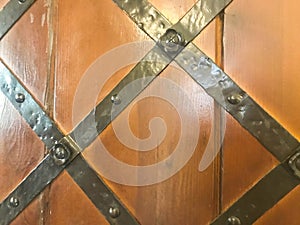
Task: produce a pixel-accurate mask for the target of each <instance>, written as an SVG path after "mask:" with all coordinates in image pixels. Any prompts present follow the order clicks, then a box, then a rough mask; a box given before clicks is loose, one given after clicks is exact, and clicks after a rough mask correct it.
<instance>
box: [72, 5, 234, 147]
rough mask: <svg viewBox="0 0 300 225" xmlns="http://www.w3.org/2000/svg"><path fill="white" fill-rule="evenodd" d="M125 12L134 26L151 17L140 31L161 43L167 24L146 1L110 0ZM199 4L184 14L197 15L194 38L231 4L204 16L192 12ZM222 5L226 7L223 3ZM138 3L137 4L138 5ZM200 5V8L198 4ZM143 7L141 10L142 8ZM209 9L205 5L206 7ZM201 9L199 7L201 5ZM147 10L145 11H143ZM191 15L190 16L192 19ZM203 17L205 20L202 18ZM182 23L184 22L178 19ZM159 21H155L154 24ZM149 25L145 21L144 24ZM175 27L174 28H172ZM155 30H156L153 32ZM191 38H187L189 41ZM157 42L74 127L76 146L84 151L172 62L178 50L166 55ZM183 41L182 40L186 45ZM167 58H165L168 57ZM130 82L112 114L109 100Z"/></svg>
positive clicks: (207, 12)
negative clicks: (152, 18) (144, 31)
mask: <svg viewBox="0 0 300 225" xmlns="http://www.w3.org/2000/svg"><path fill="white" fill-rule="evenodd" d="M114 2H116V3H117V4H118V5H119V6H120V7H122V9H123V10H125V11H126V13H127V14H128V15H129V16H130V17H131V19H133V21H134V22H135V23H137V24H138V25H139V24H140V23H144V22H145V18H144V16H146V17H148V16H149V15H153V14H155V15H156V16H155V17H154V20H153V21H152V22H151V24H152V25H151V26H150V25H149V26H143V29H144V30H147V32H148V33H149V35H150V34H151V35H152V34H153V35H154V39H157V38H160V40H163V38H164V35H166V34H167V32H166V33H165V34H164V35H162V34H158V33H157V31H166V28H167V27H169V25H170V24H171V23H170V22H169V21H168V20H167V19H166V18H165V17H164V16H162V15H161V14H160V13H159V12H158V10H157V9H155V8H154V7H153V6H152V5H150V3H148V2H147V1H136V0H128V1H123V0H120V1H119V0H114ZM201 2H202V1H199V2H198V3H197V4H196V5H195V6H194V7H193V8H192V9H191V11H190V12H189V13H188V14H187V15H186V16H188V17H189V18H191V17H194V19H196V20H197V18H198V16H201V18H202V19H201V21H202V22H201V23H200V24H199V25H197V28H198V31H197V32H196V31H195V30H194V26H192V28H193V30H192V31H191V32H190V33H192V34H193V35H195V36H196V35H197V34H198V33H199V32H200V31H201V30H202V29H203V28H204V27H205V26H206V25H207V24H208V23H209V22H210V21H211V20H212V19H213V18H214V17H215V16H216V15H217V14H218V13H219V12H220V11H222V10H223V8H224V7H225V6H226V5H227V4H228V3H229V2H231V1H224V2H223V1H221V2H223V3H222V4H218V5H214V9H213V10H211V11H209V10H208V9H207V8H206V9H207V10H206V11H205V12H204V13H196V11H195V10H194V8H196V9H198V8H199V7H200V5H203V4H204V5H207V4H206V3H203V2H202V3H201ZM225 2H226V4H225ZM140 3H141V5H140ZM199 4H200V5H199ZM143 6H144V8H143ZM207 6H209V4H208V5H207ZM201 7H202V8H203V6H201ZM147 10H148V11H147ZM154 12H155V13H154ZM192 15H193V16H192ZM204 18H205V19H204ZM182 20H183V21H185V20H184V19H182ZM158 21H159V22H158ZM161 22H163V23H164V24H165V27H164V28H160V24H161ZM148 23H149V22H148ZM175 26H176V25H175ZM156 29H157V30H156ZM191 39H192V38H189V40H191ZM160 40H159V41H158V43H157V44H156V46H155V47H154V48H153V49H152V50H151V51H150V52H149V53H148V54H147V55H146V56H145V57H144V58H143V59H142V60H141V61H140V62H139V63H138V64H137V65H136V66H135V67H134V68H133V69H132V70H131V71H130V72H129V74H127V76H126V77H125V78H123V80H122V81H120V83H119V84H118V85H117V86H116V87H115V88H114V89H113V90H112V91H111V92H110V93H109V94H108V96H107V97H106V98H104V100H102V101H101V102H100V103H99V104H98V105H97V106H96V108H95V109H94V110H92V111H91V112H90V113H89V115H88V116H87V117H86V118H85V119H83V120H82V121H81V122H80V123H79V124H78V125H77V126H76V128H75V129H74V130H73V131H72V132H71V137H72V138H73V139H74V140H75V141H76V142H77V143H78V145H79V146H80V147H81V148H82V149H84V148H86V147H87V146H88V145H90V144H91V143H92V142H93V141H94V140H95V138H96V137H97V136H98V135H99V134H100V133H101V132H102V131H103V130H104V128H105V127H107V126H108V125H109V124H110V122H111V121H112V120H113V119H114V118H115V117H116V116H118V115H119V114H120V113H121V112H122V111H123V110H124V109H125V108H126V106H127V105H128V104H129V103H130V102H131V101H132V100H133V99H134V98H135V97H136V96H138V94H139V93H140V92H141V91H142V90H144V89H145V88H146V87H147V86H148V85H149V84H150V83H151V81H153V80H154V79H155V77H156V76H158V75H159V74H160V73H161V72H162V71H163V70H164V69H165V68H166V67H167V66H168V65H169V64H170V63H171V61H172V59H173V58H174V57H175V56H176V55H177V54H178V53H179V52H180V51H181V50H182V49H183V47H181V49H180V51H176V54H172V53H170V52H166V51H165V50H164V48H162V46H161V41H160ZM186 44H187V42H186V41H185V44H184V45H186ZM168 56H169V57H168ZM133 81H134V83H135V85H134V86H133V87H132V88H131V90H132V91H131V92H130V93H126V95H124V96H118V97H119V99H120V101H121V105H120V106H118V110H119V111H118V112H112V111H111V110H112V105H113V102H112V101H111V98H112V96H116V95H118V93H119V92H120V90H122V89H123V88H124V87H125V86H126V85H128V84H130V83H132V82H133Z"/></svg>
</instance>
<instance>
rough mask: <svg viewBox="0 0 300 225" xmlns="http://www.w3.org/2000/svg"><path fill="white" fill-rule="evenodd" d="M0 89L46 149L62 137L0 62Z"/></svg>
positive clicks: (40, 108)
mask: <svg viewBox="0 0 300 225" xmlns="http://www.w3.org/2000/svg"><path fill="white" fill-rule="evenodd" d="M0 88H1V91H2V93H3V94H4V95H5V96H6V97H7V99H8V100H9V101H10V102H11V103H12V105H13V106H14V107H15V108H16V109H17V110H18V112H19V113H20V115H21V116H22V117H23V118H24V119H25V120H26V122H27V123H28V124H29V126H30V127H31V128H32V130H33V131H34V132H35V133H36V134H37V136H38V137H39V138H40V139H41V140H42V141H43V142H44V144H45V146H46V147H47V148H48V149H51V148H52V147H53V146H54V145H55V144H56V143H57V142H58V141H59V140H60V139H62V138H63V137H64V134H63V133H62V131H60V130H59V129H58V128H57V125H56V124H55V122H54V121H53V120H51V119H50V118H49V117H48V115H47V114H46V112H45V111H44V110H43V109H42V107H41V106H40V105H39V104H38V103H37V102H36V100H35V99H34V97H33V96H32V95H31V94H30V93H29V92H28V90H27V89H26V88H25V87H24V86H23V85H22V84H21V82H20V81H19V80H18V79H17V78H16V77H15V76H14V75H13V74H12V72H11V71H10V70H9V69H8V68H7V67H6V65H4V63H3V62H2V61H0Z"/></svg>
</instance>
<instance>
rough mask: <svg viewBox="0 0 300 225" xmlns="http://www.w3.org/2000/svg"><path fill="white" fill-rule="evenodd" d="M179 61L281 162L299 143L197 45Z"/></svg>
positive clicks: (188, 50) (187, 48)
mask: <svg viewBox="0 0 300 225" xmlns="http://www.w3.org/2000/svg"><path fill="white" fill-rule="evenodd" d="M175 61H176V62H177V63H178V64H179V65H180V66H181V67H182V68H183V69H184V70H185V71H186V72H187V73H188V74H189V75H190V76H191V77H192V78H193V79H194V80H195V81H196V82H197V83H198V84H199V85H200V86H201V87H202V88H203V89H204V90H205V91H206V92H207V93H208V94H209V95H210V96H211V97H213V98H214V99H215V100H216V101H217V102H218V103H219V104H220V105H221V106H222V107H223V108H224V109H225V110H226V111H227V112H229V113H230V114H231V115H232V116H233V117H234V118H235V119H236V120H237V121H238V122H239V123H240V124H241V125H242V126H243V127H244V128H245V129H246V130H248V131H249V133H250V134H252V135H253V136H254V137H255V138H256V139H257V140H258V141H259V142H260V143H261V144H262V145H263V146H264V147H266V149H267V150H268V151H269V152H271V153H272V154H273V155H274V156H275V157H276V158H277V159H278V160H279V161H280V162H283V161H284V160H286V159H287V158H288V157H289V156H291V155H292V154H293V153H294V152H295V149H296V148H297V147H298V146H299V142H298V140H297V139H296V138H294V137H293V136H292V135H291V134H290V133H289V132H288V131H287V130H285V129H284V128H283V127H282V126H281V125H280V124H279V123H278V122H277V121H276V120H275V119H274V118H272V117H271V116H270V115H269V114H268V113H267V112H266V111H264V109H262V108H261V107H260V106H259V105H258V104H257V103H256V102H255V101H254V100H253V99H252V98H251V97H249V96H248V95H247V93H246V92H245V91H243V90H242V89H241V88H240V87H239V86H238V85H237V84H236V83H235V82H233V80H232V79H231V78H230V77H229V76H228V75H227V74H226V73H224V72H223V71H222V70H221V69H220V68H219V67H218V66H217V65H216V64H215V63H214V62H213V61H212V60H211V59H209V58H208V57H207V56H206V55H205V54H204V53H203V52H201V51H200V50H199V49H198V48H197V47H196V46H195V45H193V44H190V45H188V46H187V47H186V48H185V49H184V50H183V51H182V52H181V54H180V55H178V56H177V58H176V59H175Z"/></svg>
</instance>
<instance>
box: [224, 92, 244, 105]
mask: <svg viewBox="0 0 300 225" xmlns="http://www.w3.org/2000/svg"><path fill="white" fill-rule="evenodd" d="M242 100H243V95H241V94H237V93H235V94H232V95H230V96H228V97H227V101H228V102H229V103H230V104H232V105H238V104H240V103H241V101H242Z"/></svg>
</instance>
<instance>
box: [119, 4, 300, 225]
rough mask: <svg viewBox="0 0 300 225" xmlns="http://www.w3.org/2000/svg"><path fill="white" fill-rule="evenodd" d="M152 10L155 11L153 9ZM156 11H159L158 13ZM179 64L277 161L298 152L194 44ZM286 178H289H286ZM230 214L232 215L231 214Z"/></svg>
mask: <svg viewBox="0 0 300 225" xmlns="http://www.w3.org/2000/svg"><path fill="white" fill-rule="evenodd" d="M115 2H117V3H118V5H119V6H120V7H121V8H122V9H123V10H125V11H126V10H127V9H126V8H125V7H122V4H120V2H122V1H116V0H115ZM215 2H217V1H215ZM148 4H149V3H148ZM148 7H150V8H151V6H148ZM156 12H158V11H157V10H156ZM144 13H145V12H144ZM127 14H128V15H129V16H130V15H131V14H130V13H129V12H128V11H127ZM137 18H138V17H131V19H132V20H133V21H134V22H135V23H137V24H140V23H141V21H139V20H137ZM160 18H163V17H160ZM191 18H192V17H191ZM182 21H185V20H184V19H182ZM163 23H164V24H169V22H168V21H167V22H165V21H164V22H163ZM189 24H193V23H191V22H190V23H188V22H186V25H189ZM173 28H174V27H173ZM142 29H143V30H145V28H144V27H142ZM177 29H178V28H177ZM191 30H193V29H191ZM178 31H179V29H178ZM176 32H177V31H176ZM179 32H181V34H183V38H184V39H185V38H186V37H185V36H187V37H188V36H189V34H188V31H184V27H183V29H182V30H180V31H179ZM146 33H147V34H148V35H149V36H150V37H151V38H152V39H154V40H156V36H152V35H150V34H151V32H150V31H146ZM175 61H176V62H177V63H178V64H179V65H180V66H181V67H182V68H183V69H184V70H185V71H186V72H187V73H188V74H190V75H191V77H192V78H193V79H194V80H195V81H196V82H197V83H198V84H199V85H201V86H202V87H203V88H204V89H205V90H206V92H207V93H208V94H209V95H210V96H212V97H213V98H214V99H215V100H216V101H217V102H218V103H219V104H220V105H221V106H222V107H223V108H224V109H226V110H227V111H228V112H229V113H230V114H231V115H232V116H233V117H234V118H235V119H236V120H237V121H238V122H239V123H240V124H241V125H242V126H243V127H244V128H246V129H247V130H248V131H249V132H250V133H251V134H252V135H253V136H254V137H255V138H256V139H258V140H259V141H260V142H261V144H262V145H264V146H265V147H266V148H267V149H268V150H269V151H270V152H271V153H272V154H273V155H274V156H275V157H276V158H277V159H279V160H280V161H281V162H283V161H284V160H286V159H287V158H288V157H289V156H290V155H292V154H293V153H294V152H296V150H295V149H296V147H297V146H299V142H298V141H297V140H296V139H295V138H294V137H293V136H292V135H291V134H289V133H288V132H287V131H286V130H285V129H284V128H283V127H282V126H281V125H280V124H279V123H278V122H277V121H276V120H274V119H273V118H272V117H271V116H270V115H269V114H268V113H266V112H265V111H264V110H263V109H262V108H261V107H260V106H259V105H258V104H257V103H255V102H254V101H253V99H252V98H250V97H249V96H248V95H247V94H246V93H245V92H244V91H243V90H242V89H241V88H239V87H238V85H237V84H236V83H234V82H233V81H232V80H231V79H230V78H229V76H228V75H226V74H225V73H224V72H223V71H222V70H221V69H220V68H219V67H218V66H217V65H216V64H215V63H213V61H212V60H211V59H209V58H208V57H207V56H206V55H205V54H204V53H203V52H201V51H200V50H199V49H198V47H197V46H195V45H194V44H192V43H190V44H189V45H188V46H187V47H186V48H185V49H183V50H182V52H181V53H180V54H179V55H178V56H177V57H176V58H175ZM286 174H287V173H286ZM299 174H300V172H299ZM269 176H272V174H270V175H267V177H266V180H267V181H268V180H269V179H268V177H269ZM288 177H290V176H288ZM283 179H288V178H287V177H284V178H283ZM294 179H295V178H294ZM266 184H267V182H264V181H262V182H260V185H259V187H260V188H256V189H255V193H256V194H259V193H260V192H263V191H265V188H267V186H265V185H266ZM293 187H295V185H293V186H290V189H288V190H286V189H284V188H282V189H279V190H278V192H274V196H275V197H274V198H275V199H277V200H278V201H279V199H280V198H282V197H283V196H284V195H285V194H286V193H288V192H289V191H290V190H291V189H293ZM252 197H253V195H251V194H249V195H245V196H244V197H243V198H241V200H240V201H241V202H244V201H251V198H252ZM274 203H275V202H274V201H270V204H265V205H264V207H256V208H255V210H252V211H254V212H253V213H252V214H253V216H252V217H251V218H249V220H256V219H257V216H255V215H262V214H263V213H264V212H265V211H266V210H268V209H269V208H271V207H272V206H273V205H274ZM233 207H234V206H233ZM228 213H229V214H230V212H228ZM241 213H244V214H245V215H247V210H246V211H241ZM225 214H226V213H225ZM224 217H226V216H224ZM223 222H224V221H223ZM230 222H234V221H226V222H225V223H222V224H227V223H230ZM220 224H221V223H220ZM232 224H233V223H232Z"/></svg>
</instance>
